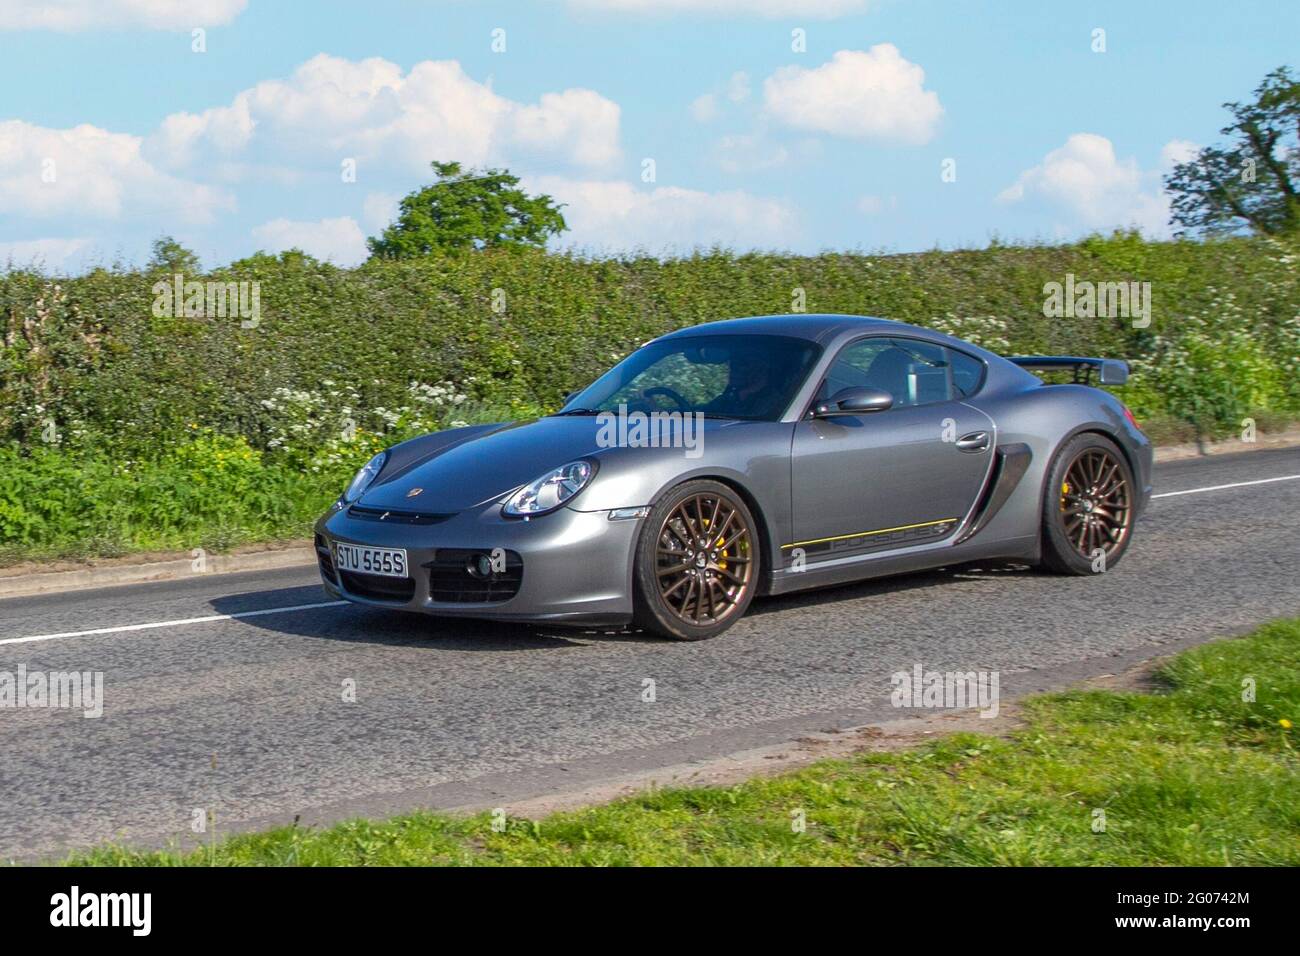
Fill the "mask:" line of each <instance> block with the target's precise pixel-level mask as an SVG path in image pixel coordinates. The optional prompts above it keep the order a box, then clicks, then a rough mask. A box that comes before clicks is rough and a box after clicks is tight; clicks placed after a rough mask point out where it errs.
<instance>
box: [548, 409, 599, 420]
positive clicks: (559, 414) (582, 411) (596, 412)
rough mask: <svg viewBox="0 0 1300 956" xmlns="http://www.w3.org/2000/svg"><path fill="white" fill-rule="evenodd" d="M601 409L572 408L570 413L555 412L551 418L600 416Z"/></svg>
mask: <svg viewBox="0 0 1300 956" xmlns="http://www.w3.org/2000/svg"><path fill="white" fill-rule="evenodd" d="M599 414H600V409H599V408H570V409H569V410H568V411H564V412H555V413H554V414H552V415H551V418H563V417H565V416H566V415H599Z"/></svg>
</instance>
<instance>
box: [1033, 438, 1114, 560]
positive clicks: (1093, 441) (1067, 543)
mask: <svg viewBox="0 0 1300 956" xmlns="http://www.w3.org/2000/svg"><path fill="white" fill-rule="evenodd" d="M1135 500H1136V494H1135V486H1134V481H1133V471H1132V469H1130V468H1129V465H1128V461H1127V460H1126V459H1125V457H1124V454H1123V452H1121V451H1120V450H1119V447H1118V446H1117V445H1116V444H1115V443H1114V442H1113V441H1111V440H1110V439H1109V438H1106V437H1105V436H1104V435H1098V434H1096V433H1093V432H1085V433H1083V434H1081V435H1076V436H1075V437H1074V438H1071V439H1070V440H1069V441H1067V442H1066V443H1065V444H1064V445H1062V446H1061V448H1060V450H1058V451H1057V453H1056V457H1055V458H1053V459H1052V464H1051V467H1050V468H1048V470H1047V484H1046V487H1045V488H1044V489H1043V510H1042V563H1043V566H1044V567H1045V568H1047V569H1048V570H1049V571H1053V572H1055V573H1057V574H1073V575H1084V574H1097V573H1099V572H1102V571H1109V570H1110V569H1111V568H1113V567H1114V566H1115V565H1117V564H1118V563H1119V562H1120V559H1121V558H1123V557H1124V552H1125V551H1127V550H1128V546H1129V542H1130V541H1131V540H1132V538H1133V519H1134V511H1133V506H1134V503H1135Z"/></svg>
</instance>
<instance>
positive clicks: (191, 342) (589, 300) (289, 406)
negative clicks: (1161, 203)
mask: <svg viewBox="0 0 1300 956" xmlns="http://www.w3.org/2000/svg"><path fill="white" fill-rule="evenodd" d="M1298 261H1300V246H1298V245H1297V244H1296V243H1294V242H1293V243H1290V244H1284V243H1282V242H1279V241H1277V240H1262V239H1246V238H1235V239H1224V240H1215V241H1209V242H1190V241H1180V242H1165V243H1151V242H1145V241H1143V240H1142V239H1141V238H1140V237H1138V236H1136V235H1132V234H1116V235H1114V236H1110V237H1093V238H1090V239H1087V240H1085V241H1082V242H1079V243H1077V244H1073V245H1066V246H1015V247H1005V246H993V247H990V248H988V249H982V250H968V251H952V252H942V251H933V252H926V253H918V254H909V255H870V254H856V253H855V254H842V253H826V254H823V255H818V256H810V257H801V256H784V255H771V254H746V255H736V254H733V253H729V252H726V251H711V252H705V253H700V254H696V255H693V256H690V257H687V258H681V259H670V260H659V259H655V258H650V257H644V256H642V257H631V258H622V259H599V260H591V259H584V258H580V257H576V256H567V255H554V254H547V253H544V252H540V251H533V250H528V251H516V250H500V251H492V252H477V253H468V254H460V255H456V256H449V257H446V258H436V259H429V260H424V261H415V262H376V263H368V264H366V265H364V266H362V267H360V268H358V269H352V270H344V269H337V268H335V267H333V266H330V265H327V264H322V263H319V262H316V261H315V260H313V259H311V258H310V257H306V256H304V255H302V254H300V253H285V254H283V255H281V256H278V257H273V256H266V255H258V256H254V257H252V258H250V259H245V260H242V261H241V262H238V263H234V264H232V265H231V266H229V267H227V268H224V269H220V270H216V271H214V272H212V273H211V274H209V275H206V276H201V277H187V278H201V279H208V280H216V281H224V282H229V281H257V282H258V283H260V297H261V321H260V324H259V325H258V326H257V327H256V328H243V327H241V323H240V321H239V319H238V318H237V317H232V318H221V319H213V318H185V317H180V318H174V317H167V316H163V317H158V316H156V315H155V314H154V309H153V305H154V301H155V294H154V291H153V287H154V285H155V283H157V282H159V281H165V280H166V278H167V277H166V276H165V275H163V274H160V273H149V272H140V271H122V270H97V271H95V272H93V273H91V274H89V275H86V276H81V277H76V278H60V277H50V276H46V275H41V274H38V273H35V272H31V271H13V272H9V273H7V274H3V275H0V449H2V450H4V454H2V455H0V486H2V487H0V548H2V547H3V546H5V545H13V544H14V543H15V542H19V543H23V544H24V546H31V545H34V544H37V543H41V542H44V543H47V544H48V543H50V542H55V541H58V542H65V543H66V542H68V541H71V540H73V539H76V538H78V536H80V537H81V538H83V539H84V538H85V537H87V536H88V535H89V534H90V532H89V531H88V530H87V529H88V528H90V527H92V526H95V525H103V526H105V527H106V528H108V529H109V532H108V533H111V534H116V535H117V537H119V538H124V539H125V540H128V541H130V542H135V543H136V544H139V543H140V542H142V541H144V540H146V539H147V540H153V539H152V538H151V537H150V535H154V536H155V537H156V532H157V529H158V528H170V529H174V532H175V535H178V536H180V537H185V536H187V535H190V536H192V534H194V533H197V532H195V531H194V528H197V527H199V526H202V527H205V528H210V527H211V522H210V521H206V519H202V520H201V519H198V518H195V517H193V516H194V515H195V514H203V513H205V512H204V508H207V510H208V512H210V513H211V514H213V515H217V516H221V515H229V513H230V512H229V510H228V509H230V508H231V507H233V504H232V503H233V502H237V501H241V500H243V499H242V497H241V496H242V495H243V492H240V491H239V490H238V489H237V488H234V487H233V486H230V487H227V485H223V484H222V481H224V480H225V479H219V478H218V477H217V476H219V475H220V474H222V473H223V472H222V469H223V468H228V467H229V463H228V461H225V460H223V459H222V458H221V457H219V456H218V453H217V450H218V449H225V450H226V451H229V450H230V449H231V448H234V449H242V450H243V451H247V452H248V453H249V454H251V455H253V456H255V458H256V464H255V468H256V469H257V470H258V472H259V474H258V478H257V480H256V481H254V482H253V485H254V486H257V487H261V488H264V489H275V488H277V487H279V490H280V493H287V492H285V489H284V488H283V487H280V486H278V485H277V482H281V481H292V482H295V484H294V490H293V494H292V495H290V497H291V498H293V500H295V501H296V502H298V504H296V505H294V506H293V507H290V508H289V509H288V512H289V513H288V514H285V513H281V512H282V511H284V509H283V508H281V507H280V506H278V505H276V504H275V503H274V502H272V501H270V500H269V499H268V500H267V501H265V502H263V503H262V504H250V505H240V506H239V507H240V508H242V509H243V511H242V512H241V513H242V514H243V518H240V519H239V521H240V522H241V524H242V526H243V527H245V528H246V529H250V530H249V534H251V535H254V536H256V535H258V534H266V533H269V531H268V530H267V529H270V528H272V527H276V528H279V527H282V526H284V525H286V524H288V525H293V524H294V522H297V521H299V516H300V515H301V514H302V513H305V512H307V511H310V510H311V509H312V508H315V507H316V506H317V505H318V504H319V505H321V506H323V501H318V499H319V498H321V496H323V495H324V494H325V492H324V491H323V490H322V489H324V488H325V487H326V486H327V485H330V483H331V482H337V481H339V480H340V479H339V477H338V476H340V475H346V474H347V473H349V472H350V471H351V470H352V469H354V468H355V467H356V464H357V463H358V461H360V460H364V458H365V457H366V456H367V454H368V453H369V452H370V451H372V450H373V449H375V448H378V447H382V446H384V445H385V444H389V443H391V442H392V441H393V440H395V439H397V438H401V437H404V436H405V435H408V434H413V433H416V432H419V431H422V430H428V429H430V428H436V427H443V426H445V425H447V424H451V423H453V422H456V421H481V420H494V419H499V418H502V417H511V416H514V417H519V416H524V415H529V414H534V413H536V412H537V411H538V410H541V409H545V408H548V407H554V406H555V405H556V404H557V403H558V402H559V400H560V397H561V396H562V395H563V394H565V393H566V392H568V391H570V390H571V389H573V388H575V387H578V386H581V385H584V384H586V383H587V382H589V381H590V380H591V379H592V378H594V377H595V376H596V375H597V374H599V373H600V372H602V371H603V370H604V369H606V368H607V367H608V366H609V365H610V364H611V363H612V362H614V361H615V360H616V359H618V358H620V357H622V356H623V355H625V354H627V352H629V351H630V350H632V349H633V348H635V347H636V346H637V345H639V344H641V343H643V342H645V341H647V340H648V339H650V338H653V337H654V336H656V335H659V334H662V333H664V332H666V331H669V330H672V329H676V328H680V327H682V326H686V325H692V324H696V323H699V322H706V321H712V320H716V319H724V318H730V317H735V316H743V315H755V314H767V313H784V312H790V311H794V310H795V308H796V301H797V299H799V298H802V301H803V306H804V309H805V310H806V311H809V312H845V313H858V314H867V315H878V316H884V317H887V318H892V319H899V320H902V321H905V322H911V323H915V324H918V325H925V326H931V327H935V328H939V329H942V330H943V331H947V332H951V333H953V334H956V335H958V336H961V337H964V338H967V339H970V340H972V341H975V342H978V343H979V344H981V345H984V346H986V347H988V348H991V349H993V350H994V351H999V352H1004V353H1035V352H1047V353H1078V354H1094V355H1105V356H1115V357H1124V358H1127V359H1129V360H1130V361H1131V362H1132V363H1133V365H1134V376H1133V379H1132V384H1131V385H1130V386H1128V387H1127V388H1125V389H1122V390H1121V392H1122V397H1123V398H1124V400H1125V401H1127V402H1128V403H1129V404H1130V405H1131V406H1132V407H1133V409H1134V411H1135V412H1136V414H1137V415H1138V416H1139V418H1140V419H1143V420H1145V421H1156V422H1161V421H1164V422H1175V423H1183V425H1184V426H1185V427H1186V429H1187V431H1188V433H1189V434H1196V435H1206V436H1213V435H1219V434H1225V433H1229V432H1235V431H1237V430H1239V429H1240V428H1241V427H1242V420H1243V419H1244V418H1246V417H1257V418H1259V419H1260V421H1261V424H1266V423H1267V421H1268V419H1270V418H1273V419H1290V418H1294V417H1295V416H1296V415H1297V414H1298V413H1300V374H1297V373H1298V372H1300V270H1298V269H1297V268H1296V266H1297V262H1298ZM1067 273H1068V274H1073V275H1074V277H1075V279H1076V281H1084V280H1088V281H1092V282H1127V281H1138V282H1149V283H1151V289H1152V301H1153V309H1152V320H1153V321H1152V323H1151V325H1150V327H1149V328H1145V329H1140V328H1134V327H1133V324H1132V322H1131V321H1129V320H1128V319H1122V318H1113V319H1099V318H1093V319H1085V318H1054V319H1049V318H1046V317H1045V316H1044V315H1043V305H1044V298H1045V296H1044V285H1045V284H1046V283H1049V282H1063V281H1064V280H1065V276H1066V275H1067ZM223 443H224V444H223ZM240 453H241V454H242V451H241V452H240ZM223 454H224V452H223ZM122 462H130V463H132V465H131V467H132V468H133V469H134V470H133V471H129V472H121V471H120V467H121V463H122ZM163 474H166V475H170V476H172V477H171V478H167V479H163V478H161V477H160V475H163ZM198 474H202V475H203V476H204V477H203V481H204V482H210V484H209V486H208V491H207V492H204V491H203V490H202V489H197V490H196V488H195V487H193V486H194V485H195V483H196V482H198V479H197V478H196V477H195V475H198ZM187 476H188V477H187ZM285 476H289V477H285ZM160 482H161V483H162V484H163V485H167V484H168V482H171V483H172V484H174V486H175V491H174V492H169V491H166V490H165V489H163V490H160V488H159V487H157V485H158V484H159V483H160ZM33 483H35V484H36V486H38V488H37V491H36V492H35V493H36V494H38V495H39V497H40V499H41V500H40V501H39V502H35V503H34V502H33V500H32V499H31V494H32V493H33V491H32V486H33ZM211 483H215V484H211ZM19 487H22V488H24V489H25V490H24V491H23V492H21V495H20V494H19V492H18V491H17V490H16V489H18V488H19ZM213 487H219V488H225V489H226V491H225V492H222V493H220V494H217V493H216V492H215V491H213V490H212V489H213ZM42 489H43V490H42ZM205 493H208V494H209V498H212V496H213V495H215V498H213V500H214V501H216V502H217V503H216V504H213V503H212V501H208V504H207V505H202V506H201V505H200V502H203V501H205V500H207V499H205V498H204V494H205ZM78 495H80V496H82V497H85V496H97V497H100V498H104V497H105V496H111V497H112V499H113V501H111V502H108V503H105V504H102V505H101V510H103V511H104V512H105V513H104V514H98V513H97V514H95V515H91V516H87V515H85V514H84V507H85V506H84V505H82V506H78V505H77V503H76V498H77V496H78ZM272 497H273V496H272ZM259 500H260V499H259ZM132 501H134V502H137V504H138V507H136V508H135V509H134V510H133V509H132V508H130V507H128V505H127V504H124V503H123V502H128V503H129V502H132ZM79 507H80V508H82V510H78V509H79ZM115 509H116V510H115ZM277 509H279V510H277ZM212 520H213V521H215V520H217V519H216V518H213V519H212ZM124 528H135V529H136V530H135V531H130V532H129V533H128V532H125V531H123V530H122V529H124ZM113 529H116V530H115V531H114V530H113ZM187 529H188V530H187ZM258 529H261V530H258ZM142 535H143V537H142Z"/></svg>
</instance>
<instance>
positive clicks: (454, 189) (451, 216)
mask: <svg viewBox="0 0 1300 956" xmlns="http://www.w3.org/2000/svg"><path fill="white" fill-rule="evenodd" d="M432 166H433V170H434V172H436V173H437V174H438V182H436V183H433V184H432V185H430V186H425V187H424V188H422V189H418V190H416V191H415V192H413V193H411V194H409V195H408V196H407V197H406V198H405V199H403V200H402V202H401V211H400V212H399V213H398V216H397V221H396V222H394V223H393V224H391V225H390V226H389V227H388V228H387V229H385V230H384V233H383V235H382V236H380V237H379V238H373V237H372V238H370V239H367V240H366V245H368V246H369V247H370V254H371V256H373V257H375V258H379V259H413V258H416V257H418V256H427V255H430V254H431V253H434V252H437V251H439V250H443V249H484V248H490V247H494V246H542V245H545V243H546V240H547V239H548V238H550V237H551V236H556V235H559V234H560V233H561V232H563V231H564V230H565V229H567V228H568V225H567V224H566V223H565V221H564V216H563V215H562V214H561V213H560V209H561V208H562V207H560V206H557V205H556V204H555V203H554V202H553V201H552V199H551V197H550V196H546V195H540V196H530V195H528V194H527V193H526V192H524V191H523V190H522V189H520V188H519V177H518V176H512V175H510V173H508V172H507V171H506V170H504V169H489V170H487V171H485V172H483V173H480V174H478V175H475V174H474V172H473V171H470V172H464V171H462V170H461V166H460V163H439V162H435V163H433V164H432Z"/></svg>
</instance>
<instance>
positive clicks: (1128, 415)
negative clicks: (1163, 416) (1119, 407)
mask: <svg viewBox="0 0 1300 956" xmlns="http://www.w3.org/2000/svg"><path fill="white" fill-rule="evenodd" d="M1124 417H1125V418H1127V419H1128V423H1129V424H1130V425H1132V426H1133V427H1134V428H1136V429H1137V430H1138V431H1141V430H1142V426H1141V425H1139V424H1138V420H1137V419H1136V418H1134V417H1133V412H1132V411H1131V410H1130V409H1129V407H1128V406H1127V405H1125V406H1124Z"/></svg>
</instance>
